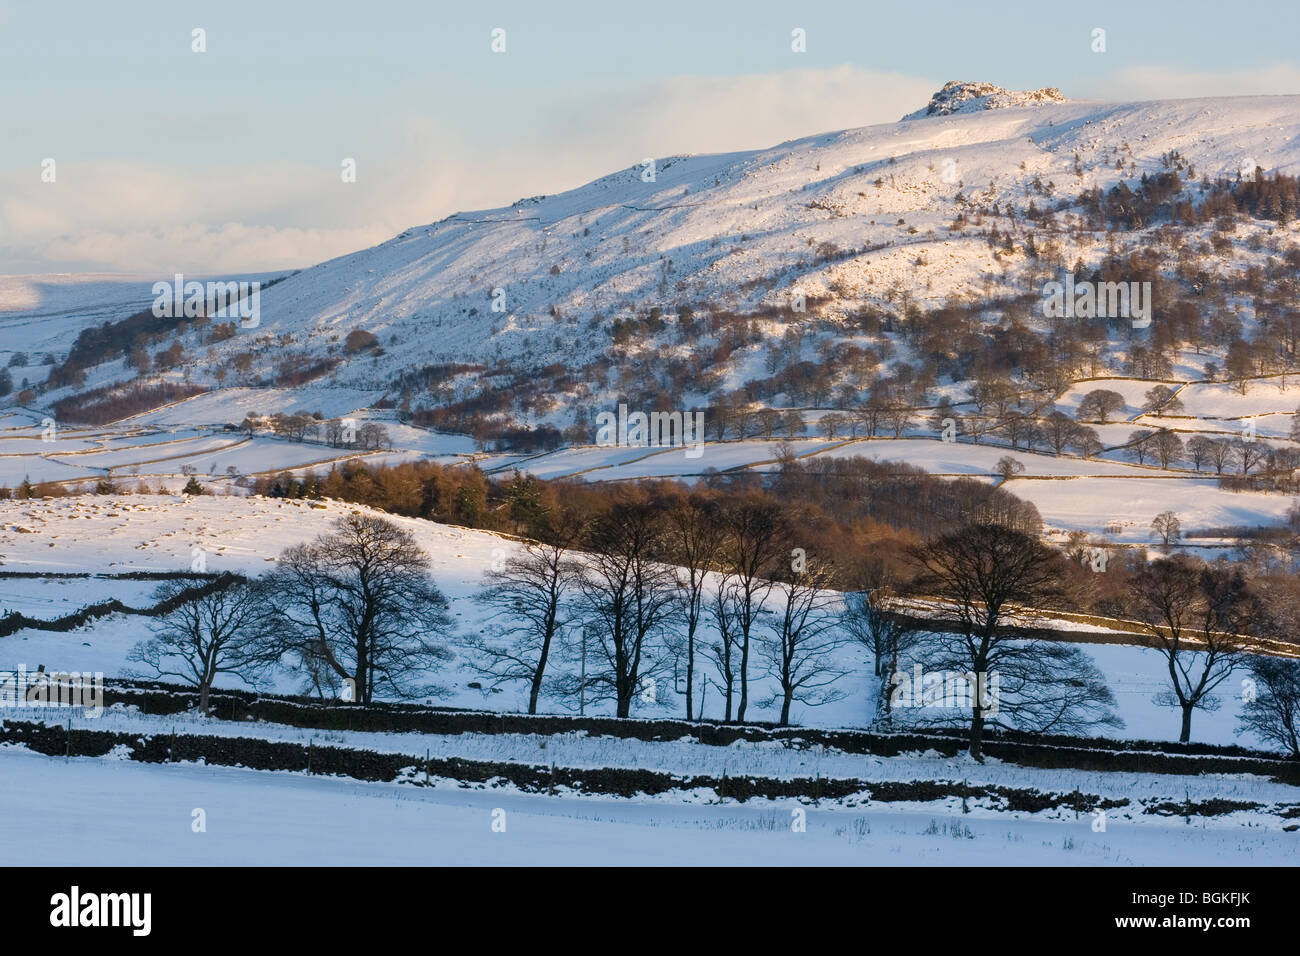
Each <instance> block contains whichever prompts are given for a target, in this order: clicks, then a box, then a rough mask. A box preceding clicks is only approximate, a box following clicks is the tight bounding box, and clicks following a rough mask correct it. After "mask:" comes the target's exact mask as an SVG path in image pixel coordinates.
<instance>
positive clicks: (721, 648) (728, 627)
mask: <svg viewBox="0 0 1300 956" xmlns="http://www.w3.org/2000/svg"><path fill="white" fill-rule="evenodd" d="M708 609H709V617H710V619H711V620H712V621H713V627H714V630H716V631H717V632H718V640H717V642H716V643H714V644H712V645H711V646H710V647H709V648H708V653H709V657H711V658H712V659H713V664H714V667H715V668H716V669H717V672H718V676H719V677H720V678H721V679H722V683H721V684H719V685H718V688H719V690H721V691H722V697H723V717H722V719H723V720H724V721H725V722H727V723H731V717H732V714H733V713H734V707H735V702H736V644H737V643H738V638H739V631H738V629H737V627H736V596H735V589H734V586H733V582H732V580H731V575H730V574H729V573H727V572H725V571H724V572H723V573H722V574H721V575H719V580H718V582H717V587H715V588H714V589H713V591H712V592H711V594H710V597H709V601H708ZM701 711H703V704H701ZM702 716H703V713H701V717H702Z"/></svg>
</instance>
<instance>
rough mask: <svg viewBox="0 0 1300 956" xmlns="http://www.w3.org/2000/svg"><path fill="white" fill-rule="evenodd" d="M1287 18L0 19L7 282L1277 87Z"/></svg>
mask: <svg viewBox="0 0 1300 956" xmlns="http://www.w3.org/2000/svg"><path fill="white" fill-rule="evenodd" d="M1225 11H1226V12H1225ZM1297 26H1300V13H1298V12H1297V8H1296V6H1295V5H1294V4H1286V3H1258V2H1256V3H1252V2H1239V3H1236V4H1233V5H1231V6H1229V7H1226V8H1225V7H1224V6H1223V5H1222V4H1211V3H1207V2H1189V3H1179V4H1173V3H1133V2H1128V3H1108V2H1101V3H1089V4H1072V5H1068V6H1061V7H1059V8H1055V7H1054V6H1049V5H1045V4H1041V3H1028V2H1017V3H1002V4H970V3H960V4H957V3H954V4H947V3H935V2H927V3H900V2H894V3H889V4H883V3H864V2H857V3H813V4H805V3H773V2H762V0H752V2H745V3H739V2H734V3H733V2H720V3H708V2H695V3H682V2H667V0H664V2H660V0H656V2H654V3H648V4H639V5H626V4H611V3H608V2H605V3H588V2H572V3H555V4H545V3H475V4H463V3H461V4H449V3H438V2H422V3H421V2H407V0H371V2H367V3H357V2H339V0H317V2H313V3H289V2H277V0H263V2H260V3H252V2H246V0H223V2H220V3H215V2H214V3H208V2H185V0H172V2H152V0H144V2H141V0H136V2H132V0H124V2H122V3H105V2H103V0H97V2H79V0H74V2H54V3H43V2H36V0H32V2H18V0H0V116H3V117H4V131H3V135H2V136H0V272H4V273H27V272H46V271H107V272H151V271H159V272H164V273H167V272H170V271H173V270H175V269H184V270H186V271H192V272H199V271H237V270H246V269H258V270H260V269H278V268H285V267H292V266H305V265H309V264H311V263H313V262H316V261H319V260H321V259H324V258H328V257H331V256H334V255H339V254H342V253H345V252H348V251H351V250H353V249H356V248H360V247H364V246H366V245H370V244H372V243H374V242H379V241H382V240H383V239H385V238H387V237H389V236H391V235H393V234H395V233H397V232H399V231H401V230H402V229H403V228H405V227H406V226H409V225H414V224H418V223H422V222H428V221H432V220H435V219H438V218H441V217H442V216H445V215H447V214H448V213H450V212H453V211H455V210H457V209H465V208H481V207H484V206H495V205H502V204H507V203H509V202H511V201H513V200H514V199H516V198H518V197H520V196H524V195H531V194H535V193H544V192H555V191H558V190H560V189H564V188H568V187H572V186H576V185H580V184H581V183H582V182H585V181H586V180H589V179H591V178H593V177H595V176H598V175H602V174H604V173H607V172H610V171H612V170H613V169H616V168H620V167H624V166H629V165H632V164H633V163H635V162H636V161H638V160H639V159H640V158H641V157H643V156H647V155H667V154H670V153H673V152H686V151H689V152H708V151H723V150H730V149H746V148H756V147H760V146H766V145H771V144H773V143H776V142H779V141H781V140H785V139H790V138H794V137H796V136H801V135H806V134H809V133H814V132H818V131H822V130H829V129H838V128H844V127H849V126H860V125H867V124H870V123H876V122H890V121H893V120H896V119H897V118H898V117H899V116H900V115H901V114H902V113H903V112H906V111H909V110H912V109H916V108H919V107H920V106H922V105H923V104H924V102H925V100H926V98H927V97H928V95H929V93H930V92H931V91H933V89H935V88H937V87H938V86H939V85H941V84H942V83H943V82H944V81H946V80H949V79H979V80H990V81H992V82H995V83H998V84H1000V85H1002V86H1006V87H1009V88H1029V87H1039V86H1058V87H1060V88H1061V89H1062V91H1063V92H1064V93H1065V94H1066V95H1067V96H1072V97H1081V98H1096V99H1148V98H1160V97H1168V96H1180V95H1182V96H1192V95H1214V94H1225V95H1226V94H1236V93H1297V92H1300V62H1298V60H1300V58H1298V57H1297V55H1296V53H1295V38H1296V36H1297V35H1300V32H1298V31H1297ZM195 27H201V28H203V29H204V30H205V31H206V34H207V52H206V53H201V54H199V53H194V52H192V51H191V31H192V29H194V28H195ZM495 27H501V28H503V29H505V30H506V52H505V53H504V54H493V53H492V52H491V50H490V42H491V40H490V31H491V30H492V29H493V28H495ZM795 27H800V28H802V29H804V30H805V31H806V32H807V52H806V53H802V54H797V53H794V52H792V51H791V48H790V31H791V30H792V29H793V28H795ZM1096 27H1101V28H1103V29H1105V30H1106V31H1107V36H1106V40H1107V49H1106V52H1105V53H1103V54H1098V53H1094V52H1092V50H1091V31H1092V30H1093V29H1094V28H1096ZM345 157H350V158H353V159H355V160H356V162H357V170H358V174H357V182H356V183H353V184H347V185H344V184H342V183H341V180H340V177H339V166H340V162H341V161H342V159H343V158H345ZM47 158H52V159H54V160H55V163H56V167H55V168H56V179H55V182H54V183H43V182H41V178H40V177H41V163H42V161H43V160H44V159H47Z"/></svg>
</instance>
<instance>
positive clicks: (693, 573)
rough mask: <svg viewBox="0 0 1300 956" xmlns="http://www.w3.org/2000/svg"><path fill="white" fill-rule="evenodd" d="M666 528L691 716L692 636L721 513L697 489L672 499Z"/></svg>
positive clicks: (713, 559) (719, 531) (702, 605)
mask: <svg viewBox="0 0 1300 956" xmlns="http://www.w3.org/2000/svg"><path fill="white" fill-rule="evenodd" d="M666 531H667V535H666V536H667V544H668V549H669V554H670V555H671V557H672V560H673V563H674V564H675V565H676V566H677V587H678V589H679V590H680V591H681V593H682V602H681V603H682V607H683V609H684V611H685V614H686V633H685V634H684V635H683V637H684V650H685V654H686V719H687V720H691V719H693V715H694V713H695V639H696V634H697V632H698V631H699V627H700V620H701V618H702V617H703V615H704V610H705V596H704V592H705V584H706V582H707V580H708V573H709V570H710V569H711V568H712V567H713V565H714V563H715V562H716V560H717V555H718V550H719V548H720V546H721V544H722V517H721V512H720V510H719V508H718V505H717V502H715V501H714V500H712V499H710V498H706V497H704V496H702V495H700V494H698V493H697V494H692V495H690V496H688V497H686V498H684V499H680V500H678V501H676V502H674V503H672V504H671V505H670V506H669V509H668V523H667V529H666Z"/></svg>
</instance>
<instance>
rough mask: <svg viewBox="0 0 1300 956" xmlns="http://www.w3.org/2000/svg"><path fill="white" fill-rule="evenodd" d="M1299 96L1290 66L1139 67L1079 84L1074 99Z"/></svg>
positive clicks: (1299, 81) (1297, 71)
mask: <svg viewBox="0 0 1300 956" xmlns="http://www.w3.org/2000/svg"><path fill="white" fill-rule="evenodd" d="M1284 93H1300V67H1297V66H1292V65H1290V64H1276V65H1273V66H1259V67H1252V68H1251V69H1249V70H1236V71H1227V72H1217V73H1216V72H1209V71H1206V72H1191V71H1186V70H1172V69H1168V68H1166V67H1160V66H1137V67H1128V68H1126V69H1123V70H1119V71H1118V72H1116V73H1113V74H1110V75H1109V76H1106V77H1103V78H1100V79H1097V80H1094V81H1091V82H1084V83H1081V84H1079V87H1078V88H1077V90H1075V93H1074V95H1077V96H1081V97H1087V98H1090V99H1100V100H1123V101H1130V100H1164V99H1181V98H1184V97H1196V96H1263V95H1273V94H1284Z"/></svg>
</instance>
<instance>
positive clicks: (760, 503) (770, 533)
mask: <svg viewBox="0 0 1300 956" xmlns="http://www.w3.org/2000/svg"><path fill="white" fill-rule="evenodd" d="M723 522H724V526H725V529H726V534H725V537H724V543H723V548H722V554H723V563H724V565H725V566H726V568H727V569H728V570H729V571H730V572H731V575H732V579H733V582H734V584H733V588H732V591H733V595H734V598H735V601H734V605H735V616H736V627H737V630H738V632H739V640H740V704H739V706H738V707H737V708H736V719H737V720H740V721H743V720H744V719H745V710H746V708H747V706H748V704H749V657H750V644H751V640H752V638H753V636H754V622H755V621H756V620H757V619H758V616H759V614H760V612H761V610H762V607H763V601H764V599H765V598H766V597H767V595H768V592H770V591H771V590H772V581H771V580H770V576H771V575H772V574H774V573H775V572H776V571H777V569H778V568H779V567H780V566H782V565H784V564H785V562H786V558H787V553H786V548H787V544H788V540H787V534H786V528H785V525H784V522H783V521H782V519H781V511H780V508H779V507H778V506H777V505H776V504H775V503H773V502H769V501H764V500H762V499H760V498H746V499H743V500H741V501H738V502H736V503H735V504H733V505H731V506H730V507H728V508H727V509H726V510H725V511H724V518H723Z"/></svg>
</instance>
